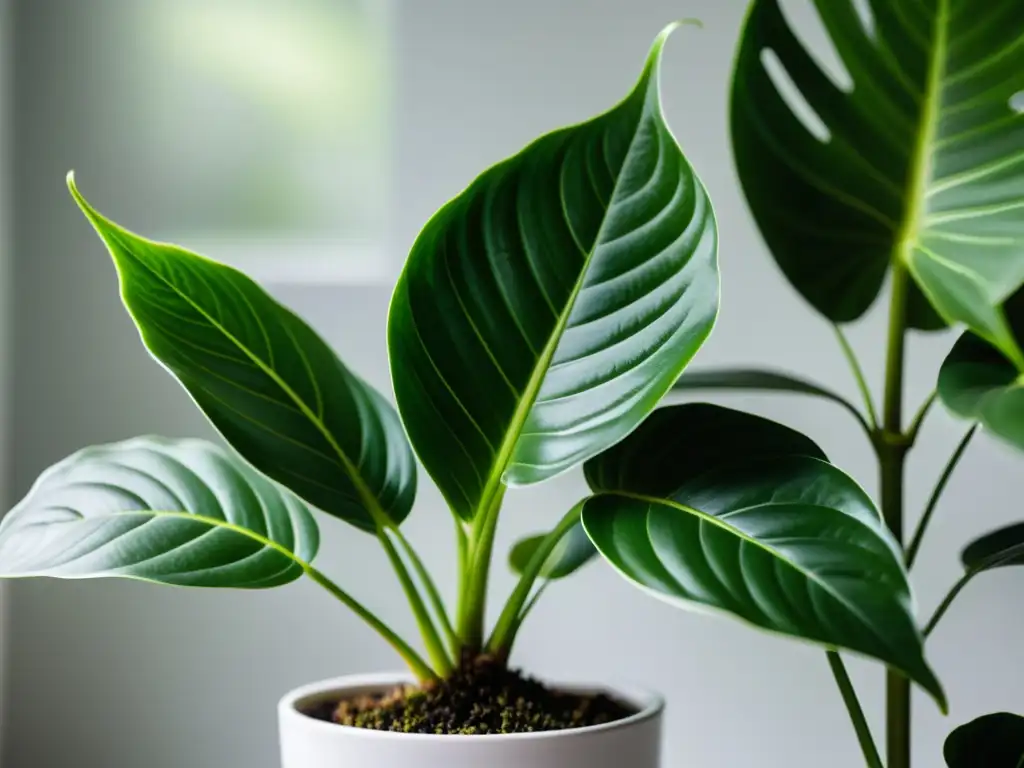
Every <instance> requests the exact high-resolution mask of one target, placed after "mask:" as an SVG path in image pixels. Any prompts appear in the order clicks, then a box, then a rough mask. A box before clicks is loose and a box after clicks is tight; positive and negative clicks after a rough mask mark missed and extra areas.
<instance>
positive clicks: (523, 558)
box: [508, 524, 597, 580]
mask: <svg viewBox="0 0 1024 768" xmlns="http://www.w3.org/2000/svg"><path fill="white" fill-rule="evenodd" d="M545 538H546V534H540V535H538V536H530V537H528V538H525V539H521V540H520V541H518V542H516V545H515V546H514V547H512V551H511V552H509V556H508V562H509V565H510V566H511V567H512V570H513V571H514V572H515V573H517V574H518V575H520V576H522V575H523V573H524V572H525V571H526V567H527V566H528V565H529V564H530V560H531V559H532V558H533V555H534V553H535V552H536V551H537V549H538V548H539V547H540V545H541V543H542V542H543V541H544V539H545ZM595 555H597V550H596V549H594V545H593V544H591V543H590V539H589V538H587V534H586V532H585V531H584V530H583V526H582V524H578V525H576V526H574V527H572V528H570V529H569V532H568V533H567V534H565V536H563V537H562V539H561V540H560V541H559V542H558V545H557V546H556V547H555V551H554V552H552V553H551V554H550V555H549V556H548V559H547V560H546V561H545V562H544V567H543V568H542V569H541V572H540V577H541V578H542V579H551V580H554V579H564V578H565V577H566V576H570V575H572V574H574V573H576V571H578V570H579V569H580V568H582V567H583V566H584V565H586V564H587V563H589V562H590V561H591V560H592V559H593V558H594V556H595Z"/></svg>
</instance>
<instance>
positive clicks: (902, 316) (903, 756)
mask: <svg viewBox="0 0 1024 768" xmlns="http://www.w3.org/2000/svg"><path fill="white" fill-rule="evenodd" d="M909 280H910V276H909V274H908V272H907V268H906V266H905V265H904V264H903V263H902V261H901V260H900V259H895V260H894V261H893V265H892V296H891V299H890V307H889V332H888V345H887V354H886V365H885V393H884V397H883V400H882V403H883V408H882V429H881V431H880V433H879V434H878V437H877V440H876V444H875V450H876V452H877V453H878V460H879V465H880V467H879V468H880V485H881V498H882V516H883V517H884V519H885V522H886V524H887V525H888V526H889V530H890V531H892V534H893V536H895V537H896V540H897V541H898V542H899V544H900V545H901V546H902V545H903V481H904V469H905V466H906V456H907V444H906V440H905V436H904V434H903V368H904V352H905V349H906V325H907V317H906V315H907V291H908V288H909ZM885 690H886V756H887V761H888V768H910V703H911V691H910V681H909V680H908V679H907V678H906V677H905V676H904V675H903V674H901V673H900V672H897V671H896V670H893V669H889V670H887V671H886V680H885Z"/></svg>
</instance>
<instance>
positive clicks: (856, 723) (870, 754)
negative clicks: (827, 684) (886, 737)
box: [825, 651, 883, 768]
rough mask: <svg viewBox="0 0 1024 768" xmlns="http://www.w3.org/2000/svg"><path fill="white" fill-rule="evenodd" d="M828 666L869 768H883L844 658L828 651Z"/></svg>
mask: <svg viewBox="0 0 1024 768" xmlns="http://www.w3.org/2000/svg"><path fill="white" fill-rule="evenodd" d="M825 655H826V656H828V665H829V666H830V667H831V668H832V675H833V676H834V677H835V679H836V685H838V686H839V693H840V694H842V696H843V703H844V704H846V711H847V712H849V713H850V721H851V722H852V723H853V730H854V731H855V732H856V733H857V741H858V742H860V749H861V751H862V752H863V753H864V760H865V762H866V763H867V765H868V768H883V766H882V758H881V757H879V756H878V747H876V746H875V740H874V738H872V736H871V728H870V727H869V726H868V721H867V719H866V718H865V717H864V710H863V709H861V706H860V700H859V699H858V698H857V691H856V690H854V687H853V682H852V681H851V680H850V676H849V675H848V674H847V672H846V665H845V664H843V659H842V657H841V656H840V655H839V654H838V653H837V652H836V651H828V652H827V653H826V654H825Z"/></svg>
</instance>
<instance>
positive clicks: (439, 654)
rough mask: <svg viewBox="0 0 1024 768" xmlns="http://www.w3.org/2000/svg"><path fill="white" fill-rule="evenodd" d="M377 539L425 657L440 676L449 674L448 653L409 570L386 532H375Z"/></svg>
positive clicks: (450, 665) (450, 668)
mask: <svg viewBox="0 0 1024 768" xmlns="http://www.w3.org/2000/svg"><path fill="white" fill-rule="evenodd" d="M377 538H378V539H379V540H380V543H381V546H383V547H384V551H385V552H386V553H387V556H388V560H389V561H390V562H391V567H392V568H394V570H395V573H396V574H397V576H398V581H399V582H400V583H401V585H402V590H403V591H404V592H405V596H406V598H408V600H409V606H410V607H411V608H412V612H413V615H414V616H415V617H416V625H417V626H418V627H419V630H420V634H421V635H422V636H423V642H424V643H425V644H426V646H427V655H428V656H429V657H430V661H431V663H432V664H433V665H434V668H435V669H436V670H437V671H438V672H439V673H440V674H441V675H442V676H445V675H447V674H449V673H450V672H451V671H452V662H451V659H449V658H448V652H447V651H446V650H445V647H444V643H442V642H441V637H440V635H438V633H437V627H435V626H434V622H433V620H431V618H430V613H429V612H428V611H427V606H426V605H425V604H424V603H423V597H422V596H421V595H420V593H419V590H417V589H416V584H415V582H413V580H412V576H410V575H409V569H408V568H406V567H405V563H404V562H403V561H402V557H401V555H399V554H398V550H396V549H395V545H394V544H393V543H392V542H391V538H390V537H389V536H388V534H387V531H385V530H384V529H380V530H379V531H378V532H377Z"/></svg>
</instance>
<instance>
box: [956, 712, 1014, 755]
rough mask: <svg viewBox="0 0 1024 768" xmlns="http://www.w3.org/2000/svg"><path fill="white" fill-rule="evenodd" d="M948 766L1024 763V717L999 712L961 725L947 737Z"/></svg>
mask: <svg viewBox="0 0 1024 768" xmlns="http://www.w3.org/2000/svg"><path fill="white" fill-rule="evenodd" d="M945 756H946V765H947V766H948V767H949V768H982V767H984V768H1021V766H1024V717H1021V716H1020V715H1011V714H1009V713H1008V712H999V713H996V714H993V715H985V716H984V717H979V718H978V719H977V720H973V721H971V722H969V723H967V724H966V725H961V726H960V727H959V728H957V729H956V730H955V731H953V732H952V733H951V734H950V735H949V738H948V739H946V748H945Z"/></svg>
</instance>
